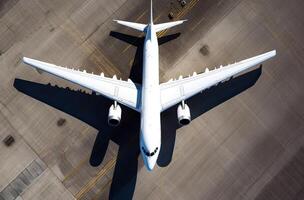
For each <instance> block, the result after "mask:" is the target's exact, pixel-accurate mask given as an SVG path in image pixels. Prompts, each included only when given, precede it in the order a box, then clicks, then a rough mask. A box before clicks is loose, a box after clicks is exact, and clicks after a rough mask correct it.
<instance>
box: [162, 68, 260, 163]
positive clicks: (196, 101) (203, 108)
mask: <svg viewBox="0 0 304 200" xmlns="http://www.w3.org/2000/svg"><path fill="white" fill-rule="evenodd" d="M261 73H262V66H260V67H259V68H257V69H255V70H253V71H250V72H248V73H245V74H243V75H241V76H238V77H236V78H233V79H231V80H229V81H226V82H224V83H220V84H218V85H217V86H213V87H211V88H210V89H207V90H205V91H203V92H202V93H199V94H197V95H195V96H193V97H192V98H190V99H188V100H187V104H188V105H189V107H190V109H191V118H192V120H193V119H195V118H197V117H199V116H201V115H202V114H204V113H205V112H207V111H209V110H211V109H212V108H214V107H216V106H218V105H220V104H222V103H223V102H225V101H227V100H229V99H231V98H232V97H234V96H236V95H238V94H240V93H241V92H243V91H245V90H247V89H248V88H250V87H252V86H253V85H254V84H255V83H256V82H257V80H258V79H259V77H260V76H261ZM176 110H177V105H176V106H173V107H172V108H170V109H168V110H166V111H165V112H163V113H162V135H161V136H162V138H161V140H162V148H161V151H160V154H159V157H158V160H157V164H158V165H159V166H161V167H164V166H167V165H168V164H169V163H170V162H171V160H172V155H173V149H174V145H175V137H176V130H177V129H178V128H180V127H181V126H180V125H179V124H178V122H177V114H176Z"/></svg>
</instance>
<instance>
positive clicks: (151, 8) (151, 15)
mask: <svg viewBox="0 0 304 200" xmlns="http://www.w3.org/2000/svg"><path fill="white" fill-rule="evenodd" d="M150 24H153V4H152V0H151V7H150Z"/></svg>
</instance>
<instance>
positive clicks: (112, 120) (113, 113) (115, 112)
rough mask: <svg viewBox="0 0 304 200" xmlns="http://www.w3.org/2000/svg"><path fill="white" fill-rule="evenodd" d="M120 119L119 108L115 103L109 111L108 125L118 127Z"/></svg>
mask: <svg viewBox="0 0 304 200" xmlns="http://www.w3.org/2000/svg"><path fill="white" fill-rule="evenodd" d="M120 119H121V108H120V106H119V105H117V103H116V102H115V103H114V104H113V105H111V107H110V109H109V115H108V124H109V125H110V126H118V125H119V123H120Z"/></svg>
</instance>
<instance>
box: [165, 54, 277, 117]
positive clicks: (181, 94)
mask: <svg viewBox="0 0 304 200" xmlns="http://www.w3.org/2000/svg"><path fill="white" fill-rule="evenodd" d="M275 55H276V51H275V50H274V51H270V52H268V53H265V54H262V55H259V56H256V57H253V58H249V59H246V60H243V61H241V62H237V63H235V64H232V65H227V66H225V67H222V66H221V67H220V68H217V69H214V70H212V71H209V69H208V68H207V69H206V70H205V72H204V73H201V74H196V73H194V74H193V76H189V77H187V78H182V77H181V76H180V78H179V79H178V80H172V79H171V80H169V81H168V82H166V83H162V84H160V98H161V111H164V110H166V109H168V108H170V107H171V106H174V105H175V104H178V103H180V102H181V101H183V100H186V99H188V98H190V97H192V96H193V95H195V94H197V93H199V92H201V91H203V90H205V89H208V88H210V87H211V86H213V85H216V84H218V83H219V82H223V81H225V80H227V79H229V78H231V77H233V76H234V75H236V74H238V73H240V72H242V71H245V70H246V69H249V68H251V67H254V66H256V65H257V64H260V63H261V62H263V61H265V60H268V59H269V58H271V57H273V56H275Z"/></svg>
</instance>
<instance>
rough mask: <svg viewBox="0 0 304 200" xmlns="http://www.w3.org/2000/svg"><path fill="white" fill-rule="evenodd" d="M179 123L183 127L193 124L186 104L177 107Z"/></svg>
mask: <svg viewBox="0 0 304 200" xmlns="http://www.w3.org/2000/svg"><path fill="white" fill-rule="evenodd" d="M177 119H178V123H179V124H180V125H182V126H184V125H188V124H189V123H190V122H191V115H190V109H189V107H188V105H187V104H185V103H184V102H183V103H182V104H180V105H179V106H178V107H177Z"/></svg>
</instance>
